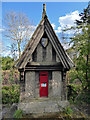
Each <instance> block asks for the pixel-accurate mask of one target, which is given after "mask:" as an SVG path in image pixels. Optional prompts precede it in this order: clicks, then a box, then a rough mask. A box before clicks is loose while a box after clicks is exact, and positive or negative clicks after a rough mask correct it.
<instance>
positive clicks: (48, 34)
mask: <svg viewBox="0 0 90 120" xmlns="http://www.w3.org/2000/svg"><path fill="white" fill-rule="evenodd" d="M45 32H46V34H47V36H48V38H49V40H50V42H51V43H52V45H53V47H54V49H55V51H56V53H57V55H58V57H59V59H60V61H61V62H62V64H63V66H64V68H66V65H65V64H64V63H63V61H62V59H61V57H60V53H59V51H58V48H57V45H56V44H55V42H53V41H52V39H53V38H52V36H51V34H50V33H49V32H50V31H48V30H46V29H45Z"/></svg>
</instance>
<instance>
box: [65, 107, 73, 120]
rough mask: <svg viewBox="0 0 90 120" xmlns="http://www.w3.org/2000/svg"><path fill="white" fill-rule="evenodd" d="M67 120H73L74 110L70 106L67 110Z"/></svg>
mask: <svg viewBox="0 0 90 120" xmlns="http://www.w3.org/2000/svg"><path fill="white" fill-rule="evenodd" d="M64 112H65V120H72V114H73V110H72V109H71V107H70V106H68V107H66V108H65V111H64Z"/></svg>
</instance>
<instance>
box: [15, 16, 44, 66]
mask: <svg viewBox="0 0 90 120" xmlns="http://www.w3.org/2000/svg"><path fill="white" fill-rule="evenodd" d="M43 22H44V18H42V20H41V21H40V23H39V25H38V26H37V28H36V30H35V32H34V33H33V35H32V37H31V38H30V40H29V42H28V44H27V45H26V47H25V49H24V51H23V53H22V55H21V57H20V59H19V61H18V62H17V63H16V67H17V68H19V67H20V65H21V64H20V63H21V62H22V60H23V59H24V58H25V55H26V54H25V53H26V51H27V48H28V47H29V46H30V43H31V42H32V41H33V39H35V35H36V33H37V32H38V29H39V27H40V25H41V24H43Z"/></svg>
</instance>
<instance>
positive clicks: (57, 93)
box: [52, 71, 62, 98]
mask: <svg viewBox="0 0 90 120" xmlns="http://www.w3.org/2000/svg"><path fill="white" fill-rule="evenodd" d="M61 78H62V77H61V72H60V71H53V72H52V88H53V91H52V92H53V97H60V98H61V89H62V82H61V81H62V79H61Z"/></svg>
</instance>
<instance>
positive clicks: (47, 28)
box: [16, 15, 74, 69]
mask: <svg viewBox="0 0 90 120" xmlns="http://www.w3.org/2000/svg"><path fill="white" fill-rule="evenodd" d="M44 32H46V34H47V36H48V38H49V40H50V42H51V43H52V46H53V47H54V49H55V51H56V53H57V55H58V57H59V59H60V61H61V63H62V65H63V67H64V68H65V69H70V68H71V67H73V66H74V64H73V62H72V60H71V59H70V57H69V56H68V55H67V53H66V52H65V50H64V48H63V47H62V45H61V43H60V41H59V39H58V37H57V35H56V34H55V32H54V30H53V28H52V26H51V24H50V22H49V20H48V18H47V16H46V15H45V16H44V17H43V18H42V20H41V22H40V24H39V25H38V27H37V28H36V30H35V32H34V34H33V36H32V38H31V39H30V41H29V42H28V44H27V46H26V48H25V50H24V51H23V53H22V55H21V57H20V59H19V61H18V63H17V65H16V67H17V68H19V69H20V68H25V66H26V64H27V63H28V61H29V60H30V58H31V56H32V53H33V52H34V50H35V48H36V47H37V45H38V43H39V42H40V40H41V38H42V36H43V34H44Z"/></svg>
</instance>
